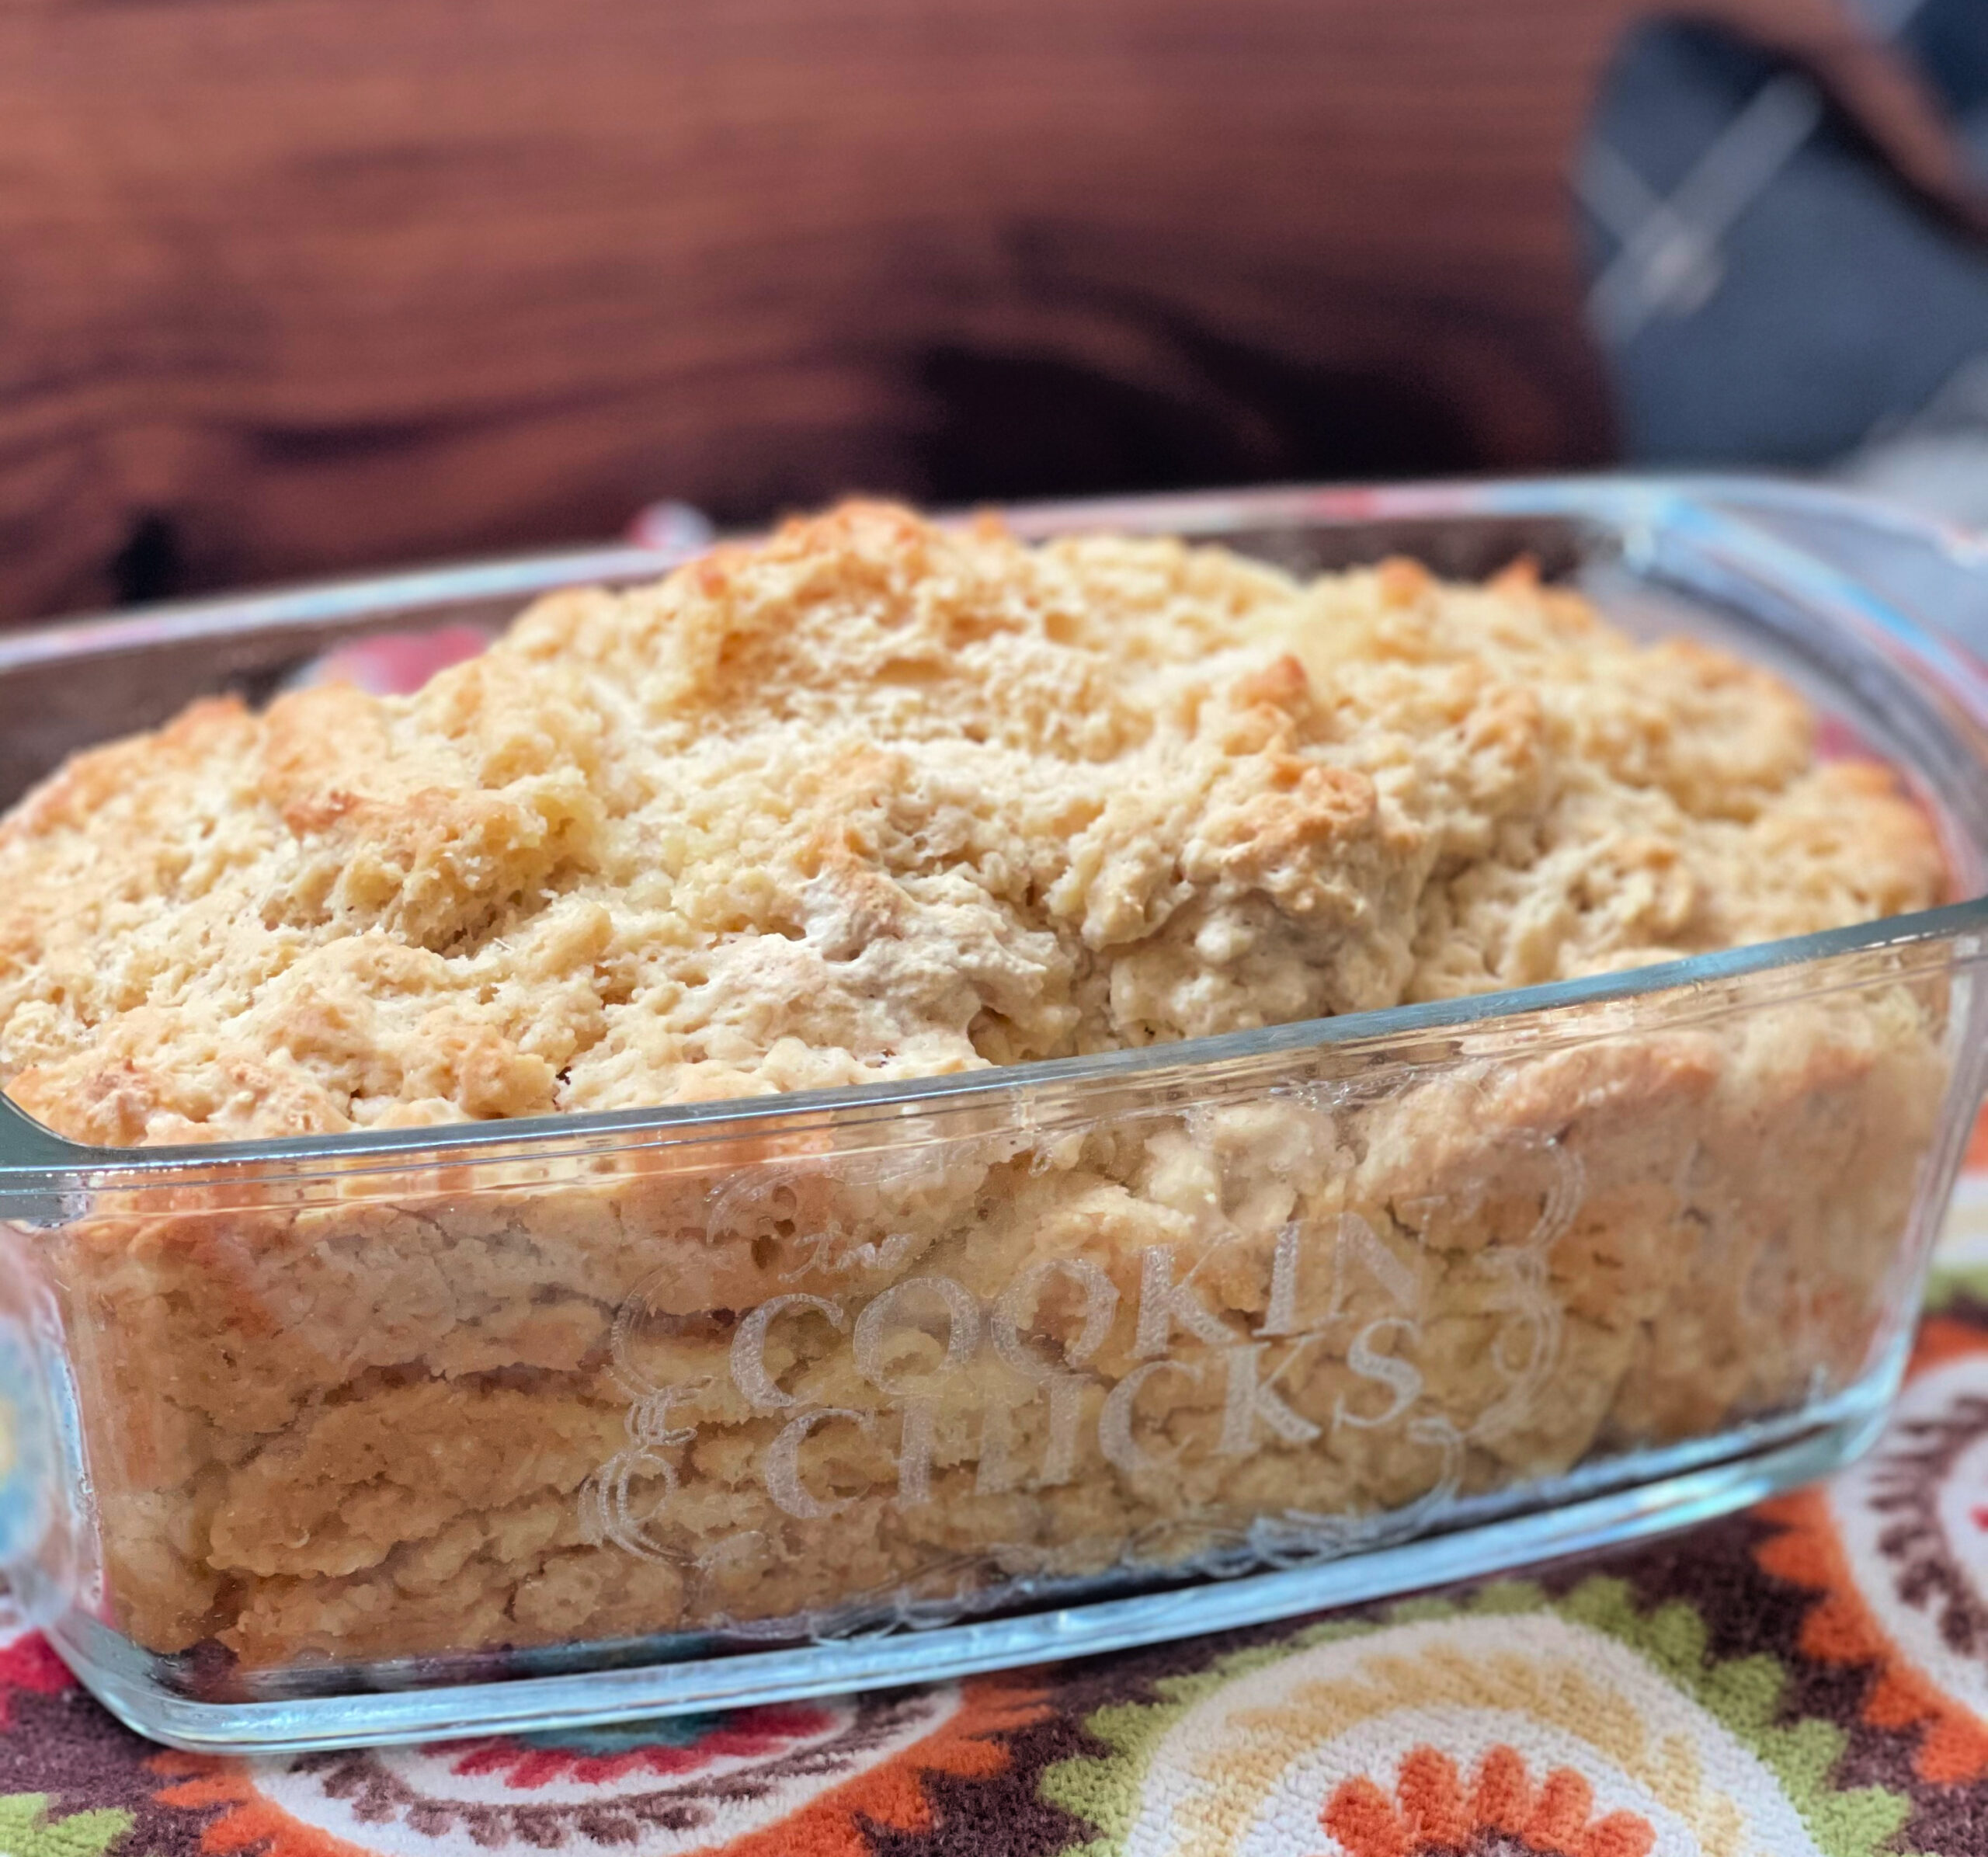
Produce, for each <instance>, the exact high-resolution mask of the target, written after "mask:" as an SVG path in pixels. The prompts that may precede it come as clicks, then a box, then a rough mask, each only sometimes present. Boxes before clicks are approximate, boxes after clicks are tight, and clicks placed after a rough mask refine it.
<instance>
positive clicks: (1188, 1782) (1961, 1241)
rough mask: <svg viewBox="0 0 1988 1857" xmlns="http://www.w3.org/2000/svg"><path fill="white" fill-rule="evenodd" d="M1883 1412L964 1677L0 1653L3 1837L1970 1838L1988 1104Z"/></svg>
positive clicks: (1503, 1844) (356, 1850) (373, 1847)
mask: <svg viewBox="0 0 1988 1857" xmlns="http://www.w3.org/2000/svg"><path fill="white" fill-rule="evenodd" d="M1941 1264H1942V1268H1941V1271H1940V1272H1939V1274H1938V1276H1937V1277H1936V1278H1935V1282H1934V1293H1933V1295H1932V1297H1931V1301H1930V1302H1929V1304H1928V1308H1927V1315H1926V1317H1925V1320H1924V1324H1923V1326H1922V1327H1921V1329H1920V1334H1919V1341H1918V1349H1917V1356H1916V1358H1915V1359H1914V1361H1913V1368H1912V1376H1911V1379H1910V1383H1909V1385H1908V1386H1907V1387H1906V1392H1905V1395H1904V1397H1903V1400H1902V1402H1901V1403H1900V1406H1899V1410H1898V1413H1897V1415H1896V1417H1895V1419H1894V1420H1893V1421H1892V1426H1891V1428H1890V1431H1889V1433H1888V1434H1886V1436H1885V1438H1884V1440H1883V1441H1882V1442H1881V1443H1880V1444H1879V1445H1878V1447H1877V1448H1876V1449H1875V1450H1874V1451H1873V1452H1872V1453H1871V1455H1869V1456H1868V1457H1867V1458H1865V1459H1864V1460H1863V1461H1862V1462H1861V1463H1859V1464H1858V1465H1856V1466H1854V1467H1853V1468H1852V1469H1850V1470H1848V1471H1847V1472H1845V1473H1844V1474H1843V1475H1841V1476H1838V1477H1837V1479H1836V1480H1834V1481H1833V1483H1830V1484H1829V1485H1827V1486H1826V1487H1819V1488H1815V1489H1809V1490H1802V1491H1801V1492H1799V1493H1798V1494H1795V1495H1792V1496H1788V1497H1782V1498H1781V1499H1780V1500H1779V1501H1774V1502H1771V1503H1769V1504H1766V1505H1765V1506H1764V1507H1762V1508H1758V1509H1756V1510H1754V1511H1752V1512H1750V1514H1743V1515H1739V1516H1735V1517H1732V1518H1728V1519H1727V1520H1726V1521H1719V1522H1715V1523H1713V1524H1712V1525H1709V1526H1708V1527H1704V1528H1698V1529H1696V1530H1694V1531H1692V1532H1688V1533H1685V1534H1681V1535H1673V1536H1670V1537H1669V1538H1667V1539H1662V1540H1660V1541H1657V1542H1653V1543H1651V1544H1649V1545H1646V1546H1642V1547H1639V1548H1636V1549H1632V1550H1630V1551H1628V1552H1625V1553H1614V1554H1605V1555H1599V1556H1591V1557H1589V1558H1586V1559H1583V1560H1574V1561H1568V1562H1563V1563H1557V1564H1555V1565H1553V1566H1551V1567H1541V1568H1538V1569H1534V1570H1531V1571H1529V1572H1527V1573H1526V1574H1524V1575H1522V1576H1519V1577H1513V1578H1509V1579H1504V1580H1499V1581H1490V1582H1487V1583H1484V1584H1478V1585H1474V1586H1469V1587H1459V1588H1457V1589H1455V1590H1453V1591H1445V1592H1441V1593H1437V1594H1430V1595H1425V1596H1423V1597H1420V1598H1413V1599H1409V1600H1406V1601H1399V1602H1396V1603H1392V1604H1386V1605H1376V1606H1370V1607H1364V1608H1359V1609H1357V1610H1354V1611H1350V1612H1343V1613H1339V1614H1335V1615H1329V1616H1326V1617H1322V1618H1313V1619H1302V1620H1298V1621H1297V1622H1291V1623H1286V1624H1281V1625H1276V1626H1266V1627H1260V1628H1258V1629H1253V1630H1250V1631H1246V1632H1239V1633H1229V1634H1227V1635H1225V1636H1218V1637H1210V1638H1204V1639H1200V1640H1194V1641H1191V1642H1189V1643H1180V1644H1170V1645H1163V1646H1159V1647H1156V1648H1154V1649H1152V1650H1142V1651H1135V1652H1132V1653H1130V1654H1124V1655H1120V1656H1117V1657H1103V1658H1098V1659H1094V1660H1093V1661H1089V1662H1086V1663H1080V1664H1069V1665H1066V1666H1064V1667H1060V1668H1055V1669H1037V1670H1029V1671H1017V1672H1014V1673H1011V1674H1004V1675H1000V1676H994V1677H985V1678H976V1679H974V1680H972V1681H967V1682H964V1683H948V1684H942V1685H937V1686H935V1687H932V1688H923V1689H915V1690H908V1691H907V1690H900V1691H895V1692H888V1693H885V1694H881V1695H864V1696H849V1697H845V1698H843V1699H839V1700H836V1701H833V1702H799V1703H786V1704H781V1705H777V1706H772V1707H768V1708H760V1709H734V1710H729V1711H727V1712H725V1713H720V1714H713V1715H706V1716H692V1717H688V1718H683V1719H678V1720H668V1721H654V1722H645V1723H631V1724H629V1725H627V1726H626V1727H615V1728H606V1729H594V1730H586V1731H582V1732H573V1733H565V1734H532V1735H506V1736H500V1737H493V1738H490V1739H486V1740H482V1741H462V1742H456V1743H453V1744H445V1745H438V1746H429V1747H407V1748H397V1749H390V1750H385V1751H370V1752H359V1753H346V1754H304V1755H297V1756H292V1757H290V1758H280V1759H269V1760H221V1759H214V1758H206V1757H196V1756H193V1755H189V1754H174V1753H169V1752H165V1751H162V1750H160V1749H159V1748H158V1747H153V1746H151V1745H149V1744H147V1743H146V1742H144V1741H141V1740H139V1739H138V1738H137V1737H136V1736H134V1735H133V1734H128V1733H127V1732H126V1731H125V1730H123V1729H122V1728H120V1727H118V1726H117V1725H116V1723H114V1722H113V1721H112V1720H110V1718H109V1716H106V1714H105V1713H103V1710H102V1709H99V1708H98V1707H97V1706H96V1704H95V1703H94V1702H92V1701H91V1700H90V1699H89V1697H88V1696H87V1695H85V1694H84V1693H83V1692H82V1690H80V1689H79V1688H77V1687H76V1685H75V1682H74V1681H73V1680H72V1679H71V1677H70V1676H69V1674H68V1671H65V1670H64V1668H63V1667H62V1665H61V1664H60V1663H59V1662H57V1660H56V1658H55V1657H54V1655H53V1654H52V1653H51V1652H50V1650H48V1648H47V1646H46V1644H44V1643H43V1641H42V1640H40V1638H39V1637H37V1636H34V1635H33V1634H32V1633H26V1634H17V1635H15V1636H12V1637H11V1638H4V1637H0V1852H4V1853H8V1854H9V1857H95V1854H96V1853H99V1852H105V1853H115V1854H116V1857H127V1854H128V1857H141V1854H142V1857H169V1854H176V1853H187V1854H189V1857H190V1854H191V1853H194V1852H203V1853H215V1854H217V1857H229V1854H232V1853H237V1852H239V1853H242V1854H243V1857H358V1854H361V1853H378V1854H380V1857H387V1854H389V1853H391V1857H417V1854H419V1853H428V1852H449V1851H463V1852H471V1851H475V1852H489V1853H492V1854H493V1857H529V1854H533V1853H543V1852H566V1853H579V1854H584V1857H593V1854H594V1853H601V1854H603V1857H608V1854H625V1857H687V1854H689V1853H691V1852H703V1853H709V1854H711V1857H718V1854H720V1853H722V1857H871V1854H872V1853H874V1854H875V1857H942V1854H943V1857H1051V1853H1056V1854H1058V1857H1079V1854H1081V1857H1107V1854H1117V1853H1128V1854H1135V1857H1190V1854H1191V1857H1231V1854H1232V1857H1647V1854H1649V1853H1680V1854H1681V1853H1691V1854H1694V1857H1695V1854H1697V1853H1705V1854H1706V1857H1714V1854H1717V1857H1751V1854H1753V1853H1760V1857H1809V1854H1816V1853H1819V1854H1822V1857H1867V1854H1869V1857H1876V1854H1877V1853H1879V1852H1938V1853H1941V1854H1942V1857H1962V1854H1963V1853H1967V1854H1970V1857H1972V1854H1976V1853H1988V1119H1984V1122H1983V1128H1982V1132H1980V1133H1979V1134H1978V1135H1977V1136H1976V1141H1975V1144H1974V1152H1973V1153H1972V1156H1970V1170H1969V1174H1968V1175H1967V1177H1966V1179H1965V1181H1964V1182H1963V1184H1962V1188H1961V1191H1960V1192H1959V1194H1958V1197H1957V1198H1956V1200H1955V1206H1954V1209H1953V1212H1952V1217H1951V1219H1950V1222H1949V1225H1948V1232H1947V1234H1946V1236H1945V1240H1944V1243H1943V1245H1942V1250H1941Z"/></svg>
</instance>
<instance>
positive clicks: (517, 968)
mask: <svg viewBox="0 0 1988 1857" xmlns="http://www.w3.org/2000/svg"><path fill="white" fill-rule="evenodd" d="M1942 881H1943V880H1942V875H1941V862H1940V859H1939V856H1938V849H1937V847H1936V845H1935V843H1934V840H1933V837H1932V835H1931V830H1930V829H1929V827H1928V826H1927V822H1925V820H1924V818H1923V817H1922V816H1921V815H1920V813H1919V812H1918V811H1917V809H1916V808H1914V807H1913V805H1911V804H1910V802H1908V801H1907V800H1906V798H1904V797H1903V796H1902V795H1900V794H1899V792H1898V791H1896V786H1895V783H1894V782H1893V781H1892V777H1890V776H1889V774H1887V773H1886V772H1885V771H1884V770H1882V769H1880V768H1877V767H1872V766H1869V765H1866V764H1861V763H1842V762H1838V763H1819V761H1818V760H1817V759H1816V754H1815V749H1814V743H1813V727H1812V718H1811V716H1810V714H1809V711H1808V710H1807V708H1806V705H1805V704H1803V703H1802V701H1801V699H1800V698H1799V697H1798V696H1796V695H1795V694H1794V693H1793V692H1792V691H1791V690H1788V688H1786V687H1785V686H1783V685H1782V684H1781V683H1779V682H1778V681H1777V680H1775V679H1774V678H1773V677H1771V676H1768V675H1767V674H1766V673H1763V672H1761V671H1759V670H1757V669H1752V668H1750V667H1748V666H1744V665H1743V664H1741V663H1739V662H1736V661H1734V660H1733V659H1730V658H1728V657H1726V656H1722V655H1720V654H1719V653H1716V652H1712V651H1708V650H1706V649H1703V648H1701V647H1698V646H1695V645H1689V644H1683V643H1672V644H1666V645H1659V646H1656V647H1655V648H1646V647H1642V646H1639V645H1635V644H1632V642H1629V641H1628V640H1626V639H1625V638H1623V637H1621V635H1618V634H1617V633H1616V632H1614V631H1612V630H1611V629H1610V628H1608V627H1607V626H1606V625H1604V624H1602V623H1601V622H1600V621H1598V620H1597V617H1595V616H1594V613H1593V612H1592V611H1591V610H1590V608H1589V607H1587V605H1586V604H1585V603H1583V601H1582V600H1580V599H1579V598H1577V597H1576V596H1573V595H1571V594H1569V593H1564V592H1560V591H1556V590H1553V589H1546V588H1542V587H1541V586H1539V585H1538V584H1537V583H1536V581H1535V580H1534V578H1533V577H1532V576H1530V575H1529V574H1527V573H1526V572H1523V571H1514V572H1510V573H1507V575H1505V576H1502V577H1501V578H1500V579H1497V580H1496V581H1494V582H1491V583H1490V584H1489V585H1487V586H1482V587H1468V586H1451V585H1446V584H1443V583H1440V582H1437V581H1436V580H1434V579H1431V578H1430V576H1428V575H1427V574H1426V573H1424V572H1423V571H1422V570H1420V569H1418V568H1416V567H1414V566H1413V565H1409V564H1407V563H1404V562H1389V563H1386V564H1384V565H1382V566H1381V567H1379V568H1378V569H1373V570H1368V571H1361V572H1352V573H1348V574H1343V575H1335V576H1326V577H1323V578H1321V579H1316V580H1314V581H1311V582H1304V583H1301V582H1298V581H1295V580H1294V579H1291V578H1289V577H1288V576H1285V575H1284V574H1282V573H1280V572H1276V571H1274V570H1273V569H1269V568H1267V567H1263V566H1261V565H1256V564H1254V563H1252V562H1245V561H1243V560H1241V559H1239V558H1236V557H1235V556H1233V555H1229V554H1228V553H1225V552H1224V551H1222V550H1219V549H1215V548H1188V547H1186V546H1183V545H1182V544H1178V543H1176V542H1172V541H1126V540H1115V539H1091V540H1081V541H1064V542H1058V543H1055V544H1051V545H1049V546H1046V547H1043V548H1030V547H1026V546H1024V545H1022V544H1018V543H1017V542H1016V541H1013V540H1012V539H1010V538H1009V537H1006V535H1005V534H1003V533H1002V532H1001V531H1000V530H999V528H998V527H994V526H992V525H991V524H990V525H982V526H981V527H977V528H975V529H973V530H970V531H958V530H941V529H939V528H937V527H933V526H930V525H929V524H927V523H924V522H923V521H921V520H919V519H918V518H916V516H912V515H911V514H910V513H908V512H906V511H905V510H902V509H898V508H895V507H892V506H883V505H877V504H866V503H853V504H850V505H847V506H843V507H842V508H840V509H836V510H834V511H832V512H831V513H829V514H827V515H825V516H822V517H819V518H818V519H816V520H810V521H805V522H796V523H790V524H788V525H787V527H784V528H783V529H782V530H780V532H779V533H778V534H776V535H775V536H774V537H772V538H771V539H770V541H766V542H765V543H763V544H759V545H756V546H750V547H744V546H742V547H733V548H722V549H720V550H718V551H716V552H714V553H713V554H712V555H709V556H707V557H706V558H704V559H702V560H700V561H698V562H695V563H693V564H692V565H690V566H688V567H686V568H684V569H681V570H679V572H676V573H675V574H673V575H672V576H670V577H669V579H666V580H664V581H662V582H660V583H659V584H657V585H654V586H645V587H640V588H637V589H632V590H631V591H628V592H625V593H610V592H606V591H602V590H599V589H587V590H580V591H575V592H570V593H560V594H557V595H554V596H551V597H550V598H548V599H546V600H541V601H540V602H539V603H537V605H536V606H534V607H532V608H531V609H530V610H529V611H527V613H526V614H523V616H522V617H520V619H519V620H518V621H516V624H514V625H513V627H512V628H511V630H510V631H509V634H508V635H506V637H505V638H503V639H502V641H500V642H498V643H497V644H495V645H493V646H492V649H490V650H489V651H488V652H487V653H485V655H484V656H481V657H480V658H478V659H473V660H471V662H467V663H464V664H461V665H458V666H455V667H454V668H452V669H448V670H446V671H444V672H443V673H441V674H440V675H439V676H436V678H434V679H433V680H432V681H431V682H430V683H429V684H428V685H427V687H426V688H425V689H423V690H421V691H420V692H419V694H415V695H414V696H411V697H385V698H382V697H372V696H369V695H366V694H362V693H360V692H359V691H356V690H351V689H347V688H342V687H334V688H325V689H312V690H304V691H301V692H299V693H297V694H291V695H288V696H285V697H282V698H281V699H280V700H279V701H276V703H274V704H272V705H271V706H270V707H269V709H268V710H267V711H266V712H265V713H262V714H260V715H257V714H253V713H251V712H250V711H248V710H247V709H246V708H244V707H242V705H241V704H238V703H236V702H234V701H207V702H203V703H200V704H196V705H194V706H193V708H189V710H188V711H186V712H185V713H184V714H183V715H181V716H180V717H179V718H178V719H177V720H176V721H175V722H172V724H171V725H169V726H168V727H166V728H165V729H162V730H161V731H159V732H157V733H155V734H152V735H143V736H139V737H135V738H133V739H129V740H126V741H122V742H116V743H113V744H112V745H110V746H106V747H104V748H101V749H96V750H94V751H92V752H90V753H85V754H83V755H81V756H78V757H77V758H76V759H75V760H73V761H71V763H69V764H68V766H66V767H64V768H63V769H62V770H61V771H60V772H59V773H57V774H56V775H55V776H54V777H52V778H51V779H50V781H47V783H46V784H44V785H43V786H42V787H41V788H40V789H39V790H38V791H36V792H35V793H33V795H30V797H29V798H27V799H26V800H25V801H24V802H23V803H22V804H21V805H19V807H18V808H16V809H15V811H14V812H12V814H11V815H9V818H8V819H6V820H5V822H4V824H0V1076H4V1077H5V1080H6V1081H5V1087H6V1088H7V1090H8V1091H9V1094H11V1095H12V1096H13V1097H14V1098H15V1099H16V1101H19V1103H21V1104H23V1106H24V1107H25V1108H27V1109H29V1110H30V1111H31V1112H32V1113H33V1114H34V1115H37V1116H39V1117H40V1118H43V1120H45V1121H47V1122H49V1123H50V1124H51V1125H54V1127H56V1128H58V1129H60V1130H61V1131H63V1132H65V1133H67V1134H69V1135H74V1136H76V1137H78V1138H81V1139H87V1140H90V1141H93V1142H104V1143H117V1144H125V1143H137V1142H181V1141H186V1140H198V1139H228V1138H238V1137H245V1136H255V1135H277V1134H288V1133H297V1132H306V1131H313V1130H328V1129H332V1130H335V1129H340V1128H349V1127H363V1126H374V1127H377V1126H381V1125H389V1124H401V1125H408V1124H422V1123H429V1122H447V1121H454V1120H459V1119H462V1118H483V1117H495V1116H518V1115H536V1114H541V1113H544V1112H547V1111H555V1110H579V1109H606V1108H628V1107H633V1106H637V1105H643V1104H660V1103H667V1102H673V1101H685V1100H689V1099H693V1098H706V1099H708V1098H718V1097H733V1096H742V1095H750V1094H758V1093H761V1092H765V1091H770V1090H794V1089H804V1088H814V1087H826V1086H832V1085H838V1084H845V1083H863V1082H867V1081H871V1080H878V1079H883V1078H889V1077H901V1076H912V1075H926V1074H932V1073H944V1072H951V1071H958V1070H961V1069H971V1068H973V1067H975V1066H982V1065H987V1064H999V1063H1005V1062H1014V1061H1017V1060H1021V1059H1030V1058H1041V1057H1054V1056H1058V1055H1065V1054H1069V1053H1074V1052H1092V1051H1098V1050H1102V1049H1107V1048H1113V1047H1117V1046H1122V1045H1142V1044H1146V1043H1149V1042H1153V1041H1156V1040H1162V1039H1174V1038H1187V1037H1193V1036H1196V1035H1201V1034H1204V1033H1211V1032H1218V1031H1229V1030H1233V1029H1237V1028H1246V1027H1250V1026H1256V1025H1261V1024H1269V1023H1273V1022H1276V1021H1284V1020H1291V1019H1297V1018H1302V1017H1311V1016H1314V1015H1318V1014H1328V1013H1343V1012H1350V1011H1354V1010H1361V1009H1364V1008H1368V1007H1382V1006H1387V1005H1391V1004H1394V1003H1399V1002H1402V1001H1406V1000H1426V999H1431V998H1437V997H1442V996H1451V995H1455V994H1458V993H1476V992H1482V991H1485V990H1487V989H1495V988H1501V987H1509V986H1521V985H1525V984H1529V983H1531V982H1538V981H1544V980H1550V979H1559V978H1564V977H1569V976H1572V975H1580V974H1584V973H1591V972H1597V971H1600V970H1603V969H1607V968H1621V967H1624V966H1627V965H1639V964H1642V963H1645V962H1652V961H1656V960H1660V959H1663V958H1670V957H1673V956H1675V955H1680V954H1687V953H1691V952H1696V951H1701V950H1705V949H1709V948H1720V947H1726V946H1733V945H1738V944H1744V943H1747V942H1753V941H1764V940H1768V939H1771V938H1774V937H1778V936H1782V935H1787V934H1799V933H1802V932H1806V931H1808V930H1816V929H1821V928H1826V927H1833V926H1837V925H1839V924H1843V923H1851V922H1855V921H1859V920H1868V919H1870V918H1873V917H1875V916H1882V915H1888V914H1893V913H1900V912H1903V911H1906V910H1910V909H1918V908H1923V907H1926V906H1930V905H1931V904H1932V903H1933V902H1936V901H1938V899H1939V895H1940V892H1941V885H1942Z"/></svg>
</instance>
